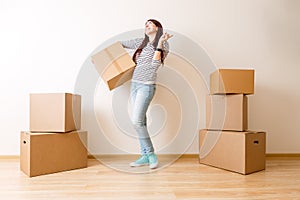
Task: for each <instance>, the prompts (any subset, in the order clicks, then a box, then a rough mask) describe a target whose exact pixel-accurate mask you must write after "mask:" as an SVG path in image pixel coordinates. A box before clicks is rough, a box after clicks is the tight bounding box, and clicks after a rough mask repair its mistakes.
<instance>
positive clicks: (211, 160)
mask: <svg viewBox="0 0 300 200" xmlns="http://www.w3.org/2000/svg"><path fill="white" fill-rule="evenodd" d="M199 139H200V141H199V144H200V153H199V161H200V163H201V164H206V165H210V166H213V167H217V168H222V169H225V170H229V171H233V172H237V173H241V174H250V173H253V172H257V171H260V170H264V169H265V151H266V133H265V132H254V131H246V132H234V131H208V130H205V129H203V130H200V136H199Z"/></svg>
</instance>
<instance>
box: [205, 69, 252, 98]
mask: <svg viewBox="0 0 300 200" xmlns="http://www.w3.org/2000/svg"><path fill="white" fill-rule="evenodd" d="M210 93H211V94H240V93H241V94H254V70H252V69H218V70H216V71H215V72H213V73H212V74H210Z"/></svg>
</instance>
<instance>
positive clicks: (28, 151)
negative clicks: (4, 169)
mask: <svg viewBox="0 0 300 200" xmlns="http://www.w3.org/2000/svg"><path fill="white" fill-rule="evenodd" d="M20 139H21V140H20V168H21V170H22V171H23V172H24V173H25V174H27V175H28V176H29V177H33V176H38V175H42V174H50V173H55V172H61V171H67V170H72V169H79V168H84V167H87V149H86V145H87V132H86V131H73V132H69V133H30V132H21V138H20Z"/></svg>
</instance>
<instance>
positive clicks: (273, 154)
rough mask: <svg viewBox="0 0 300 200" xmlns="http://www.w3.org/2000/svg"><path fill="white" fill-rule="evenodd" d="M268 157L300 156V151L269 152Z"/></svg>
mask: <svg viewBox="0 0 300 200" xmlns="http://www.w3.org/2000/svg"><path fill="white" fill-rule="evenodd" d="M266 157H286V158H292V157H300V153H267V154H266Z"/></svg>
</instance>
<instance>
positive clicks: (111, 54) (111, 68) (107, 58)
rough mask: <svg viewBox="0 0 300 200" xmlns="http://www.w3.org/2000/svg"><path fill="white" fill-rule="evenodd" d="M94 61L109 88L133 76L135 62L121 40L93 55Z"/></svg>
mask: <svg viewBox="0 0 300 200" xmlns="http://www.w3.org/2000/svg"><path fill="white" fill-rule="evenodd" d="M92 61H93V63H94V65H95V67H96V69H97V71H98V73H99V74H100V76H101V77H102V79H103V81H104V82H105V83H106V84H107V86H108V88H109V90H112V89H114V88H116V87H118V86H120V85H122V84H123V83H125V82H126V81H128V80H130V79H131V78H132V73H133V70H134V67H135V63H134V62H133V60H132V58H131V56H130V55H129V54H128V53H127V51H126V50H125V49H124V48H123V46H122V44H121V43H120V42H116V43H114V44H112V45H110V46H109V47H107V48H105V49H103V50H102V51H100V52H98V53H97V54H95V55H93V56H92Z"/></svg>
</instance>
